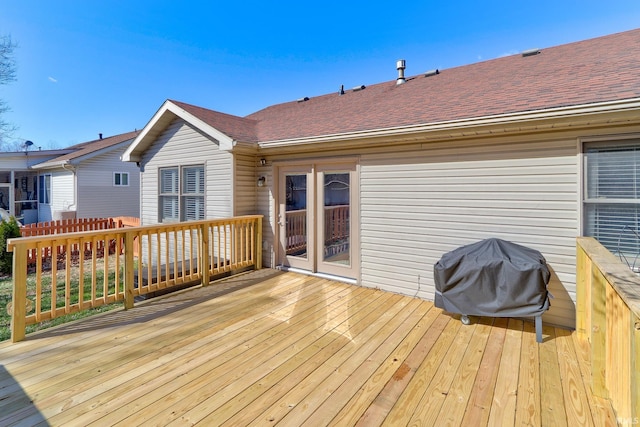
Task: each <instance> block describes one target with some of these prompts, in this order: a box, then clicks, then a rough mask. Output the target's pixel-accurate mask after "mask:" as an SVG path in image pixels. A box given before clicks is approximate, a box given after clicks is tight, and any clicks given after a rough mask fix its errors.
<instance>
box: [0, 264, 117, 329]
mask: <svg viewBox="0 0 640 427" xmlns="http://www.w3.org/2000/svg"><path fill="white" fill-rule="evenodd" d="M86 271H87V269H86V268H85V272H86ZM65 274H66V272H65V271H59V272H58V276H57V281H56V306H57V307H63V306H64V292H65V285H66V283H65ZM122 277H123V271H122V269H121V271H120V278H122ZM51 278H52V277H51V273H50V272H46V273H42V281H41V283H42V288H43V290H44V291H43V298H42V310H43V311H45V310H48V309H49V307H50V306H51V290H50V287H51ZM114 281H115V273H114V271H113V269H110V271H109V275H108V283H109V292H110V293H111V292H113V290H114V286H115V285H114ZM70 283H71V288H72V289H73V292H72V297H71V303H72V304H74V303H77V302H78V292H77V289H78V286H79V275H78V268H77V267H73V268H72V269H71V281H70ZM103 283H104V271H102V270H98V272H97V273H96V288H97V289H96V296H97V297H100V296H102V292H103ZM83 288H84V295H85V297H84V299H85V300H87V299H89V296H90V295H91V273H90V272H89V273H85V274H84V280H83ZM35 289H36V275H35V273H34V274H29V276H28V277H27V298H28V299H30V300H31V301H32V302H34V301H33V300H34V296H35ZM47 289H48V290H47ZM12 293H13V282H12V278H11V277H4V278H0V341H4V340H7V339H10V338H11V329H10V326H11V316H10V315H9V313H8V312H7V304H8V303H9V302H11V296H12ZM33 305H34V306H35V304H33ZM122 305H123V303H122V302H117V303H112V304H107V305H103V306H100V307H97V308H93V309H90V310H85V311H81V312H79V313H73V314H68V315H64V316H60V317H57V318H55V319H52V320H47V321H44V322H41V323H38V324H34V325H28V326H27V329H26V332H27V334H28V333H30V332H34V331H39V330H41V329H46V328H50V327H52V326H56V325H60V324H62V323H67V322H70V321H72V320H77V319H81V318H83V317H87V316H91V315H94V314H97V313H102V312H105V311H109V310H113V309H115V308H119V307H122ZM30 313H33V309H32V310H31V312H30ZM27 314H29V313H27Z"/></svg>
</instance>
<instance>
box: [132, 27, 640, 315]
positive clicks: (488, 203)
mask: <svg viewBox="0 0 640 427" xmlns="http://www.w3.org/2000/svg"><path fill="white" fill-rule="evenodd" d="M398 65H400V67H399V70H398V78H397V79H396V80H393V81H389V82H385V83H380V84H375V85H371V86H366V87H365V86H358V87H357V88H354V89H350V90H344V91H342V90H341V91H340V92H336V93H332V94H328V95H323V96H318V97H311V98H307V97H304V98H301V99H299V100H297V101H293V102H288V103H284V104H279V105H274V106H271V107H268V108H265V109H263V110H261V111H258V112H256V113H253V114H251V115H249V116H246V117H235V116H230V115H227V114H223V113H219V112H215V111H211V110H207V109H204V108H201V107H196V106H193V105H189V104H184V103H181V102H176V101H170V100H169V101H166V102H165V103H164V104H163V105H162V106H161V108H160V109H159V110H158V111H157V113H156V114H155V115H154V116H153V118H152V119H151V121H150V122H149V123H148V124H147V125H146V126H145V128H144V129H143V130H142V131H141V132H140V134H139V135H138V136H137V137H136V139H135V140H134V141H133V143H132V144H131V145H130V147H129V148H128V149H127V150H126V152H125V154H124V155H123V160H125V161H132V162H138V164H139V165H140V168H141V180H142V184H141V212H140V214H141V220H142V224H143V225H146V224H153V223H157V222H168V221H177V220H191V219H200V218H216V217H225V216H232V215H243V214H263V215H264V216H265V222H264V233H263V235H264V241H263V249H264V255H265V256H264V258H265V259H264V261H265V264H266V265H270V266H272V267H277V266H280V267H282V268H295V269H299V270H304V271H308V272H311V273H314V274H325V275H331V276H339V277H342V278H345V279H346V280H350V281H352V282H355V283H358V284H360V285H362V286H368V287H374V288H380V289H384V290H388V291H392V292H397V293H402V294H407V295H416V296H419V297H422V298H427V299H433V296H434V291H435V288H434V281H433V265H434V264H435V263H436V262H437V261H438V260H439V259H440V257H441V256H442V255H443V254H444V253H445V252H448V251H451V250H453V249H455V248H457V247H459V246H462V245H465V244H468V243H472V242H476V241H478V240H481V239H484V238H488V237H498V238H502V239H505V240H509V241H512V242H515V243H518V244H521V245H524V246H527V247H531V248H533V249H537V250H539V251H540V252H542V254H543V255H544V256H545V258H546V260H547V262H548V265H549V267H550V269H551V271H552V278H551V282H550V285H549V288H550V291H551V293H552V294H553V296H554V297H555V298H554V299H553V300H552V307H551V309H550V310H549V311H548V312H547V313H546V314H545V316H544V319H545V321H546V322H549V323H553V324H558V325H564V326H569V327H574V326H575V309H576V308H575V301H576V295H575V292H576V265H575V263H576V256H575V254H576V249H575V246H576V243H575V238H576V236H580V235H590V236H595V237H597V238H598V239H599V240H600V241H601V242H602V243H603V244H605V245H606V246H607V247H608V248H609V249H610V250H611V251H613V252H616V251H619V252H622V253H624V254H626V255H628V256H637V254H638V253H640V244H639V243H638V241H637V239H635V238H633V232H634V231H637V230H638V226H639V224H638V219H639V217H640V215H639V214H640V211H639V209H638V208H639V206H640V174H638V173H637V172H638V171H639V170H640V30H633V31H628V32H624V33H619V34H614V35H609V36H605V37H600V38H596V39H592V40H587V41H582V42H577V43H571V44H567V45H563V46H557V47H552V48H547V49H541V50H531V51H527V52H524V53H522V54H518V55H512V56H507V57H502V58H498V59H494V60H490V61H485V62H481V63H477V64H471V65H466V66H461V67H456V68H451V69H445V70H439V71H437V72H436V71H435V70H434V71H432V72H426V73H424V74H418V75H413V76H410V77H404V69H403V67H402V66H403V65H404V64H403V63H402V62H401V61H399V64H398ZM347 193H348V194H347ZM629 230H630V231H631V232H629Z"/></svg>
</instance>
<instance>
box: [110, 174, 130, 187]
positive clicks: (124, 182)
mask: <svg viewBox="0 0 640 427" xmlns="http://www.w3.org/2000/svg"><path fill="white" fill-rule="evenodd" d="M113 185H114V187H128V186H129V172H114V173H113Z"/></svg>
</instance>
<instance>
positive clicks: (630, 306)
mask: <svg viewBox="0 0 640 427" xmlns="http://www.w3.org/2000/svg"><path fill="white" fill-rule="evenodd" d="M576 269H577V298H576V299H577V313H576V330H577V333H578V336H579V337H580V338H581V339H583V340H586V341H588V343H589V345H590V347H591V372H592V379H591V386H592V392H593V394H594V395H595V396H599V397H603V398H608V399H610V400H611V404H612V406H613V408H614V410H615V411H616V416H617V418H618V422H619V423H620V424H621V425H632V424H637V423H638V420H639V419H640V278H639V277H638V276H637V275H636V274H635V273H634V272H633V271H631V270H630V269H629V268H628V267H627V266H626V265H625V264H623V263H622V262H621V261H620V260H619V259H618V258H616V257H615V256H614V255H613V254H612V253H611V252H609V251H608V250H607V249H606V248H605V247H604V246H602V245H601V244H600V243H599V242H598V241H597V240H595V239H593V238H589V237H580V238H578V239H577V261H576Z"/></svg>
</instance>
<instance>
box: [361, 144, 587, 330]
mask: <svg viewBox="0 0 640 427" xmlns="http://www.w3.org/2000/svg"><path fill="white" fill-rule="evenodd" d="M576 145H577V144H576V140H575V139H572V140H566V141H553V142H539V143H535V142H532V143H517V144H505V143H496V142H492V143H490V142H486V143H482V142H480V141H475V142H474V143H466V144H460V145H458V146H456V145H454V144H451V143H448V144H424V145H423V147H422V149H421V150H420V151H413V152H404V153H386V154H375V155H374V154H371V155H363V156H362V158H361V195H360V197H361V257H362V260H361V261H362V265H361V271H362V275H361V284H362V285H364V286H369V287H375V288H380V289H384V290H387V291H392V292H398V293H402V294H408V295H417V296H419V297H422V298H427V299H433V298H434V291H435V287H434V280H433V265H434V264H435V263H436V262H437V261H438V260H439V259H440V257H441V256H442V255H443V254H444V253H446V252H448V251H451V250H453V249H455V248H457V247H459V246H462V245H466V244H469V243H473V242H476V241H479V240H482V239H485V238H489V237H498V238H501V239H505V240H509V241H512V242H514V243H517V244H521V245H524V246H527V247H531V248H533V249H536V250H539V251H540V252H541V253H542V254H543V255H544V257H545V258H546V260H547V263H548V265H549V266H550V268H551V270H552V279H551V283H550V285H549V289H550V292H551V293H552V294H553V296H554V297H555V299H553V300H552V301H551V306H552V307H551V309H550V311H549V312H547V313H546V314H545V315H544V320H545V321H546V322H550V323H554V324H558V325H565V326H570V327H575V306H574V302H573V301H575V289H576V287H575V282H576V280H575V250H576V249H575V238H576V236H577V235H579V234H580V233H579V193H578V188H579V182H580V180H579V175H578V174H579V167H578V164H577V159H578V156H577V152H576Z"/></svg>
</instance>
